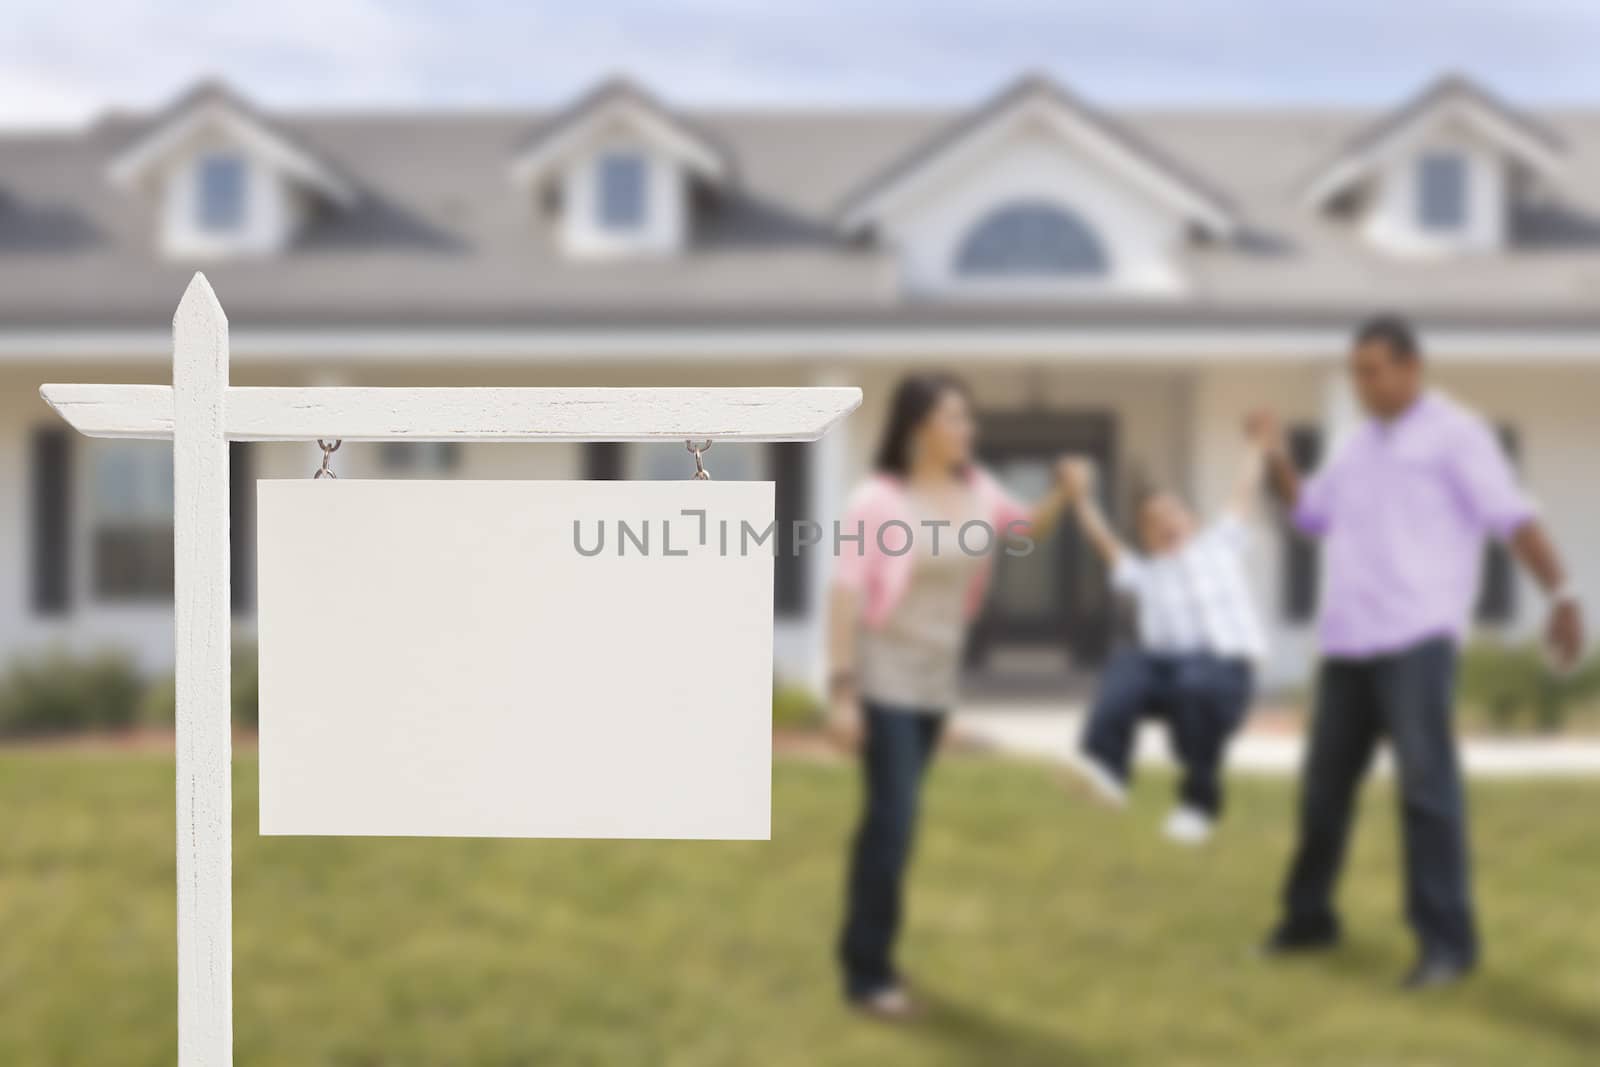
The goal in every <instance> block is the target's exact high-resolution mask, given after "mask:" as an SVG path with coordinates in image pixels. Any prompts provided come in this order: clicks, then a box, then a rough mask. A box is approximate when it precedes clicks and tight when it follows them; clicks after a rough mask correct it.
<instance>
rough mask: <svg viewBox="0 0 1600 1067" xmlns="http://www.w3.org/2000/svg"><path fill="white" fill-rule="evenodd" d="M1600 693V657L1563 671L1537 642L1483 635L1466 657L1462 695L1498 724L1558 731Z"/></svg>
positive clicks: (1497, 726)
mask: <svg viewBox="0 0 1600 1067" xmlns="http://www.w3.org/2000/svg"><path fill="white" fill-rule="evenodd" d="M1597 696H1600V657H1597V658H1591V659H1590V660H1588V661H1587V662H1585V663H1583V664H1581V665H1580V666H1579V668H1578V669H1577V670H1576V671H1573V672H1571V673H1569V674H1558V673H1556V672H1555V671H1554V670H1552V669H1551V668H1550V666H1549V664H1548V662H1547V661H1546V658H1545V655H1544V652H1543V650H1542V649H1541V648H1540V647H1539V646H1538V645H1537V644H1523V645H1500V644H1496V643H1493V642H1488V641H1480V642H1477V643H1475V644H1473V645H1471V646H1469V647H1468V648H1467V650H1466V652H1465V653H1463V654H1462V657H1461V698H1462V700H1463V701H1464V702H1465V703H1466V704H1468V705H1470V706H1472V707H1473V708H1475V709H1476V710H1478V711H1479V712H1480V713H1481V714H1482V715H1483V716H1484V718H1485V719H1486V721H1487V723H1488V725H1489V726H1490V727H1491V728H1492V729H1495V730H1504V731H1511V730H1518V729H1534V730H1539V731H1543V732H1555V731H1558V730H1561V729H1562V728H1563V727H1565V726H1566V725H1567V721H1568V719H1569V717H1570V716H1571V713H1572V711H1573V710H1574V709H1575V708H1576V707H1577V706H1578V705H1580V704H1582V703H1584V702H1586V701H1590V700H1593V699H1595V698H1596V697H1597Z"/></svg>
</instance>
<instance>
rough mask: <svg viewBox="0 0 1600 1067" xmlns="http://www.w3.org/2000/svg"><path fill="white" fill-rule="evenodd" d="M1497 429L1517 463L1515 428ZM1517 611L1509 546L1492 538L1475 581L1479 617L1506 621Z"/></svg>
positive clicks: (1514, 463)
mask: <svg viewBox="0 0 1600 1067" xmlns="http://www.w3.org/2000/svg"><path fill="white" fill-rule="evenodd" d="M1497 431H1498V433H1499V436H1500V447H1501V448H1504V449H1505V450H1506V455H1507V456H1508V457H1509V458H1510V460H1511V464H1512V466H1513V467H1515V466H1517V463H1518V460H1519V458H1520V454H1521V451H1522V447H1521V442H1520V441H1519V440H1518V437H1517V431H1516V428H1515V427H1512V426H1506V425H1501V426H1499V427H1498V428H1497ZM1516 614H1517V575H1516V569H1515V568H1514V567H1513V566H1512V563H1511V550H1510V549H1509V548H1507V547H1506V546H1505V545H1504V544H1502V543H1501V542H1499V541H1491V542H1489V544H1488V546H1487V547H1486V548H1485V549H1484V553H1483V577H1482V579H1481V580H1480V581H1479V583H1478V607H1477V617H1478V621H1479V622H1486V623H1506V622H1510V621H1511V620H1512V619H1513V618H1514V617H1515V616H1516Z"/></svg>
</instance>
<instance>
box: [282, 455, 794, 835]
mask: <svg viewBox="0 0 1600 1067" xmlns="http://www.w3.org/2000/svg"><path fill="white" fill-rule="evenodd" d="M685 509H694V510H703V511H704V513H705V514H704V516H703V517H702V516H700V515H698V514H691V515H684V514H683V512H684V510H685ZM772 521H773V492H772V483H771V482H717V481H711V482H695V481H689V480H684V481H681V482H463V481H449V482H425V481H327V480H323V481H311V480H309V479H306V480H296V481H263V482H260V483H259V491H258V524H259V525H258V535H257V536H258V541H257V544H258V559H259V566H260V571H259V585H258V590H259V594H258V597H259V609H260V625H259V637H260V647H261V653H260V655H261V832H262V833H263V834H348V835H421V836H452V837H641V838H718V839H752V838H754V839H766V838H767V837H769V836H770V833H771V829H770V828H771V762H772V761H771V755H772V751H771V750H772V728H771V706H772V705H771V699H772V552H773V545H774V543H775V536H770V537H768V538H766V539H765V541H760V540H759V538H760V535H761V534H762V533H764V532H765V531H766V530H767V529H768V527H769V525H770V524H771V523H772ZM619 522H620V523H621V524H623V525H625V526H626V528H627V532H626V534H624V533H623V531H622V529H621V528H620V527H619ZM574 523H577V525H578V529H577V540H576V541H575V540H574ZM745 524H748V527H749V530H748V532H746V531H745ZM602 536H603V538H604V540H603V542H599V543H603V546H604V547H603V548H602V549H601V550H600V551H599V552H598V553H597V554H595V555H592V556H591V555H585V554H583V553H582V552H580V551H579V546H580V545H581V547H582V548H583V550H585V551H593V550H594V549H595V547H596V544H597V539H598V538H600V537H602ZM702 537H703V538H704V542H703V543H702ZM641 541H642V543H643V547H641Z"/></svg>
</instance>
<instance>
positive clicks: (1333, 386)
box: [1321, 356, 1361, 457]
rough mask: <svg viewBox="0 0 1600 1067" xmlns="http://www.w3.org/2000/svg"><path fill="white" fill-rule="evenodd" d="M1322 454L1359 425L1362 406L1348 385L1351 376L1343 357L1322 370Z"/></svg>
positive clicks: (1329, 453)
mask: <svg viewBox="0 0 1600 1067" xmlns="http://www.w3.org/2000/svg"><path fill="white" fill-rule="evenodd" d="M1321 373H1322V454H1323V456H1324V457H1326V456H1330V455H1332V454H1333V449H1334V447H1335V445H1336V444H1337V443H1338V442H1339V440H1340V439H1342V438H1343V437H1344V435H1345V434H1347V433H1348V432H1350V431H1351V430H1352V429H1354V428H1355V427H1356V426H1357V425H1358V424H1359V423H1360V422H1361V406H1360V405H1359V404H1358V403H1357V402H1356V393H1355V389H1354V388H1352V387H1351V385H1350V372H1349V369H1348V368H1347V367H1346V365H1345V360H1344V357H1343V356H1340V357H1338V358H1336V359H1335V360H1334V361H1333V362H1332V363H1330V364H1328V365H1327V366H1325V367H1323V369H1322V372H1321Z"/></svg>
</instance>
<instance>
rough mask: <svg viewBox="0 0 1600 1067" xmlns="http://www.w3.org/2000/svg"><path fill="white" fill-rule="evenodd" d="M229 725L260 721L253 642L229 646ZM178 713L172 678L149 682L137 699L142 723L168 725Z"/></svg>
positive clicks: (250, 724)
mask: <svg viewBox="0 0 1600 1067" xmlns="http://www.w3.org/2000/svg"><path fill="white" fill-rule="evenodd" d="M232 676H233V695H232V704H233V724H234V725H235V726H242V727H247V728H249V729H252V730H253V729H255V728H256V726H257V724H258V723H259V722H260V719H261V715H260V690H261V671H260V665H259V663H258V661H257V659H256V649H255V646H254V645H235V646H233V667H232ZM177 716H178V691H177V686H176V684H175V683H174V681H173V679H172V677H171V676H170V675H168V676H167V677H166V678H163V679H161V680H160V681H158V682H154V683H152V684H151V685H150V686H149V687H148V688H147V689H146V690H145V692H144V697H143V699H141V700H140V701H139V712H138V720H139V722H140V724H141V725H144V726H167V727H170V726H171V725H172V724H173V723H174V722H175V721H176V720H177Z"/></svg>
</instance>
